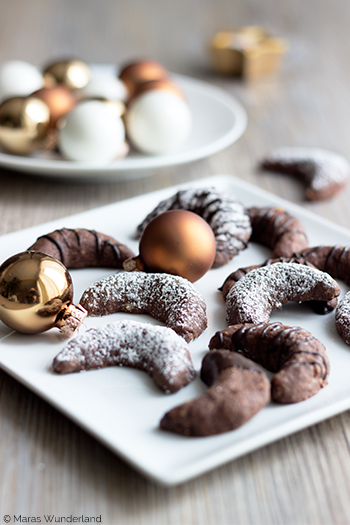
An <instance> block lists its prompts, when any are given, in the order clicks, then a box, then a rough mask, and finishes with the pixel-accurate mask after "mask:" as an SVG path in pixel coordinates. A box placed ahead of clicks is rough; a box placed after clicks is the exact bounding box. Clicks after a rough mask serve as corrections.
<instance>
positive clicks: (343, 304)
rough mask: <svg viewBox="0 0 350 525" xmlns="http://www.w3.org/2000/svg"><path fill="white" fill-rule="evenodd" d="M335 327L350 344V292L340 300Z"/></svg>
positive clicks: (336, 311)
mask: <svg viewBox="0 0 350 525" xmlns="http://www.w3.org/2000/svg"><path fill="white" fill-rule="evenodd" d="M335 327H336V329H337V332H338V334H339V335H340V337H341V338H342V339H343V340H344V342H345V343H346V344H347V345H350V292H348V293H346V294H345V295H344V297H342V298H341V300H340V301H339V303H338V305H337V308H336V310H335Z"/></svg>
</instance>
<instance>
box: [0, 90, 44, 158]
mask: <svg viewBox="0 0 350 525" xmlns="http://www.w3.org/2000/svg"><path fill="white" fill-rule="evenodd" d="M49 126H50V110H49V108H48V106H47V105H46V104H45V102H43V101H42V100H39V99H38V98H36V97H32V96H30V97H13V98H9V99H7V100H5V102H3V103H2V104H1V105H0V144H1V146H2V147H3V148H4V149H5V150H6V151H8V152H9V153H14V154H16V155H28V154H29V153H31V152H32V151H34V150H35V149H46V145H45V143H46V141H47V133H48V129H49Z"/></svg>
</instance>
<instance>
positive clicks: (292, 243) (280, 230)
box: [247, 207, 308, 258]
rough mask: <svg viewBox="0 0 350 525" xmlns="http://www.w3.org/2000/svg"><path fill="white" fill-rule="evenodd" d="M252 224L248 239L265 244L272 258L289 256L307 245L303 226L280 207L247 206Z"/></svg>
mask: <svg viewBox="0 0 350 525" xmlns="http://www.w3.org/2000/svg"><path fill="white" fill-rule="evenodd" d="M247 212H248V215H249V217H250V221H251V224H252V236H251V238H250V240H251V241H252V242H257V243H259V244H263V245H264V246H267V247H268V248H270V249H271V250H273V251H272V258H275V257H290V256H291V255H293V253H295V252H298V251H300V250H302V249H303V248H306V247H307V246H308V242H307V238H306V234H305V230H304V226H303V225H302V223H301V222H300V221H299V219H297V218H296V217H293V215H290V214H289V213H288V212H286V210H284V209H282V208H257V207H253V208H248V209H247Z"/></svg>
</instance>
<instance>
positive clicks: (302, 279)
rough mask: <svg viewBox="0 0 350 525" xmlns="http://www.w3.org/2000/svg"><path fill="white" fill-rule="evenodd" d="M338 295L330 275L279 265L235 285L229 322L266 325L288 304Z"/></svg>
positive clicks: (255, 272)
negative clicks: (272, 313) (271, 316)
mask: <svg viewBox="0 0 350 525" xmlns="http://www.w3.org/2000/svg"><path fill="white" fill-rule="evenodd" d="M339 294H340V288H339V285H338V284H337V282H336V281H335V280H334V279H333V278H332V277H331V276H330V275H329V274H328V273H325V272H321V271H320V270H317V269H316V268H313V267H311V266H307V265H304V264H297V263H291V262H289V263H284V262H276V263H274V264H271V265H270V266H262V267H260V268H256V269H255V270H252V271H251V272H249V273H247V274H246V275H244V276H243V277H242V278H241V279H240V280H239V281H238V282H237V283H236V284H235V285H234V286H232V288H231V289H230V290H229V292H228V293H227V295H226V320H227V323H228V324H229V325H231V324H238V323H261V322H265V323H267V322H269V320H270V314H271V312H272V311H273V310H276V309H277V308H280V307H281V306H282V305H283V304H285V303H287V302H288V301H329V300H331V299H333V298H334V297H337V296H338V295H339ZM83 306H84V305H83ZM85 308H86V307H85Z"/></svg>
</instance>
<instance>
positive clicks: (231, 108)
mask: <svg viewBox="0 0 350 525" xmlns="http://www.w3.org/2000/svg"><path fill="white" fill-rule="evenodd" d="M174 79H175V80H176V82H177V83H178V85H179V86H180V87H181V88H182V90H183V92H184V94H185V97H186V100H187V102H188V104H189V106H190V109H191V112H192V116H193V125H192V131H191V134H190V136H189V138H188V139H187V141H186V143H185V144H184V145H183V146H182V147H181V149H179V150H177V151H176V152H174V153H171V154H167V155H157V156H147V155H142V154H140V153H136V152H131V153H129V155H127V156H126V157H124V158H122V159H119V160H115V161H113V162H111V163H108V164H103V165H101V164H95V163H94V164H93V163H88V162H73V161H67V160H64V159H62V158H61V157H60V156H59V155H58V154H57V153H52V152H49V153H48V152H45V153H44V152H40V153H39V154H36V155H32V156H28V157H22V156H16V155H8V154H6V153H0V166H1V167H4V168H9V169H13V170H17V171H21V172H26V173H33V174H36V175H40V176H44V177H57V176H60V177H69V178H79V179H83V180H84V179H85V180H86V179H90V178H91V179H94V180H96V179H97V180H98V179H100V180H106V179H110V180H123V179H127V178H131V177H133V178H140V177H144V176H147V175H149V174H150V170H152V169H155V168H162V167H165V166H172V165H175V164H184V163H186V162H191V161H194V160H198V159H201V158H204V157H208V156H209V155H212V154H213V153H216V152H218V151H221V150H222V149H224V148H226V147H227V146H229V145H230V144H233V143H234V142H235V141H236V140H238V139H239V137H240V136H241V135H242V134H243V132H244V130H245V128H246V125H247V116H246V112H245V110H244V109H243V107H242V106H241V104H240V103H239V102H238V101H237V100H236V99H235V98H234V97H232V96H231V95H229V94H228V93H226V92H225V91H223V90H222V89H220V88H218V87H216V86H213V85H211V84H208V83H206V82H203V81H200V80H195V79H192V78H189V77H185V76H182V75H174Z"/></svg>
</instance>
